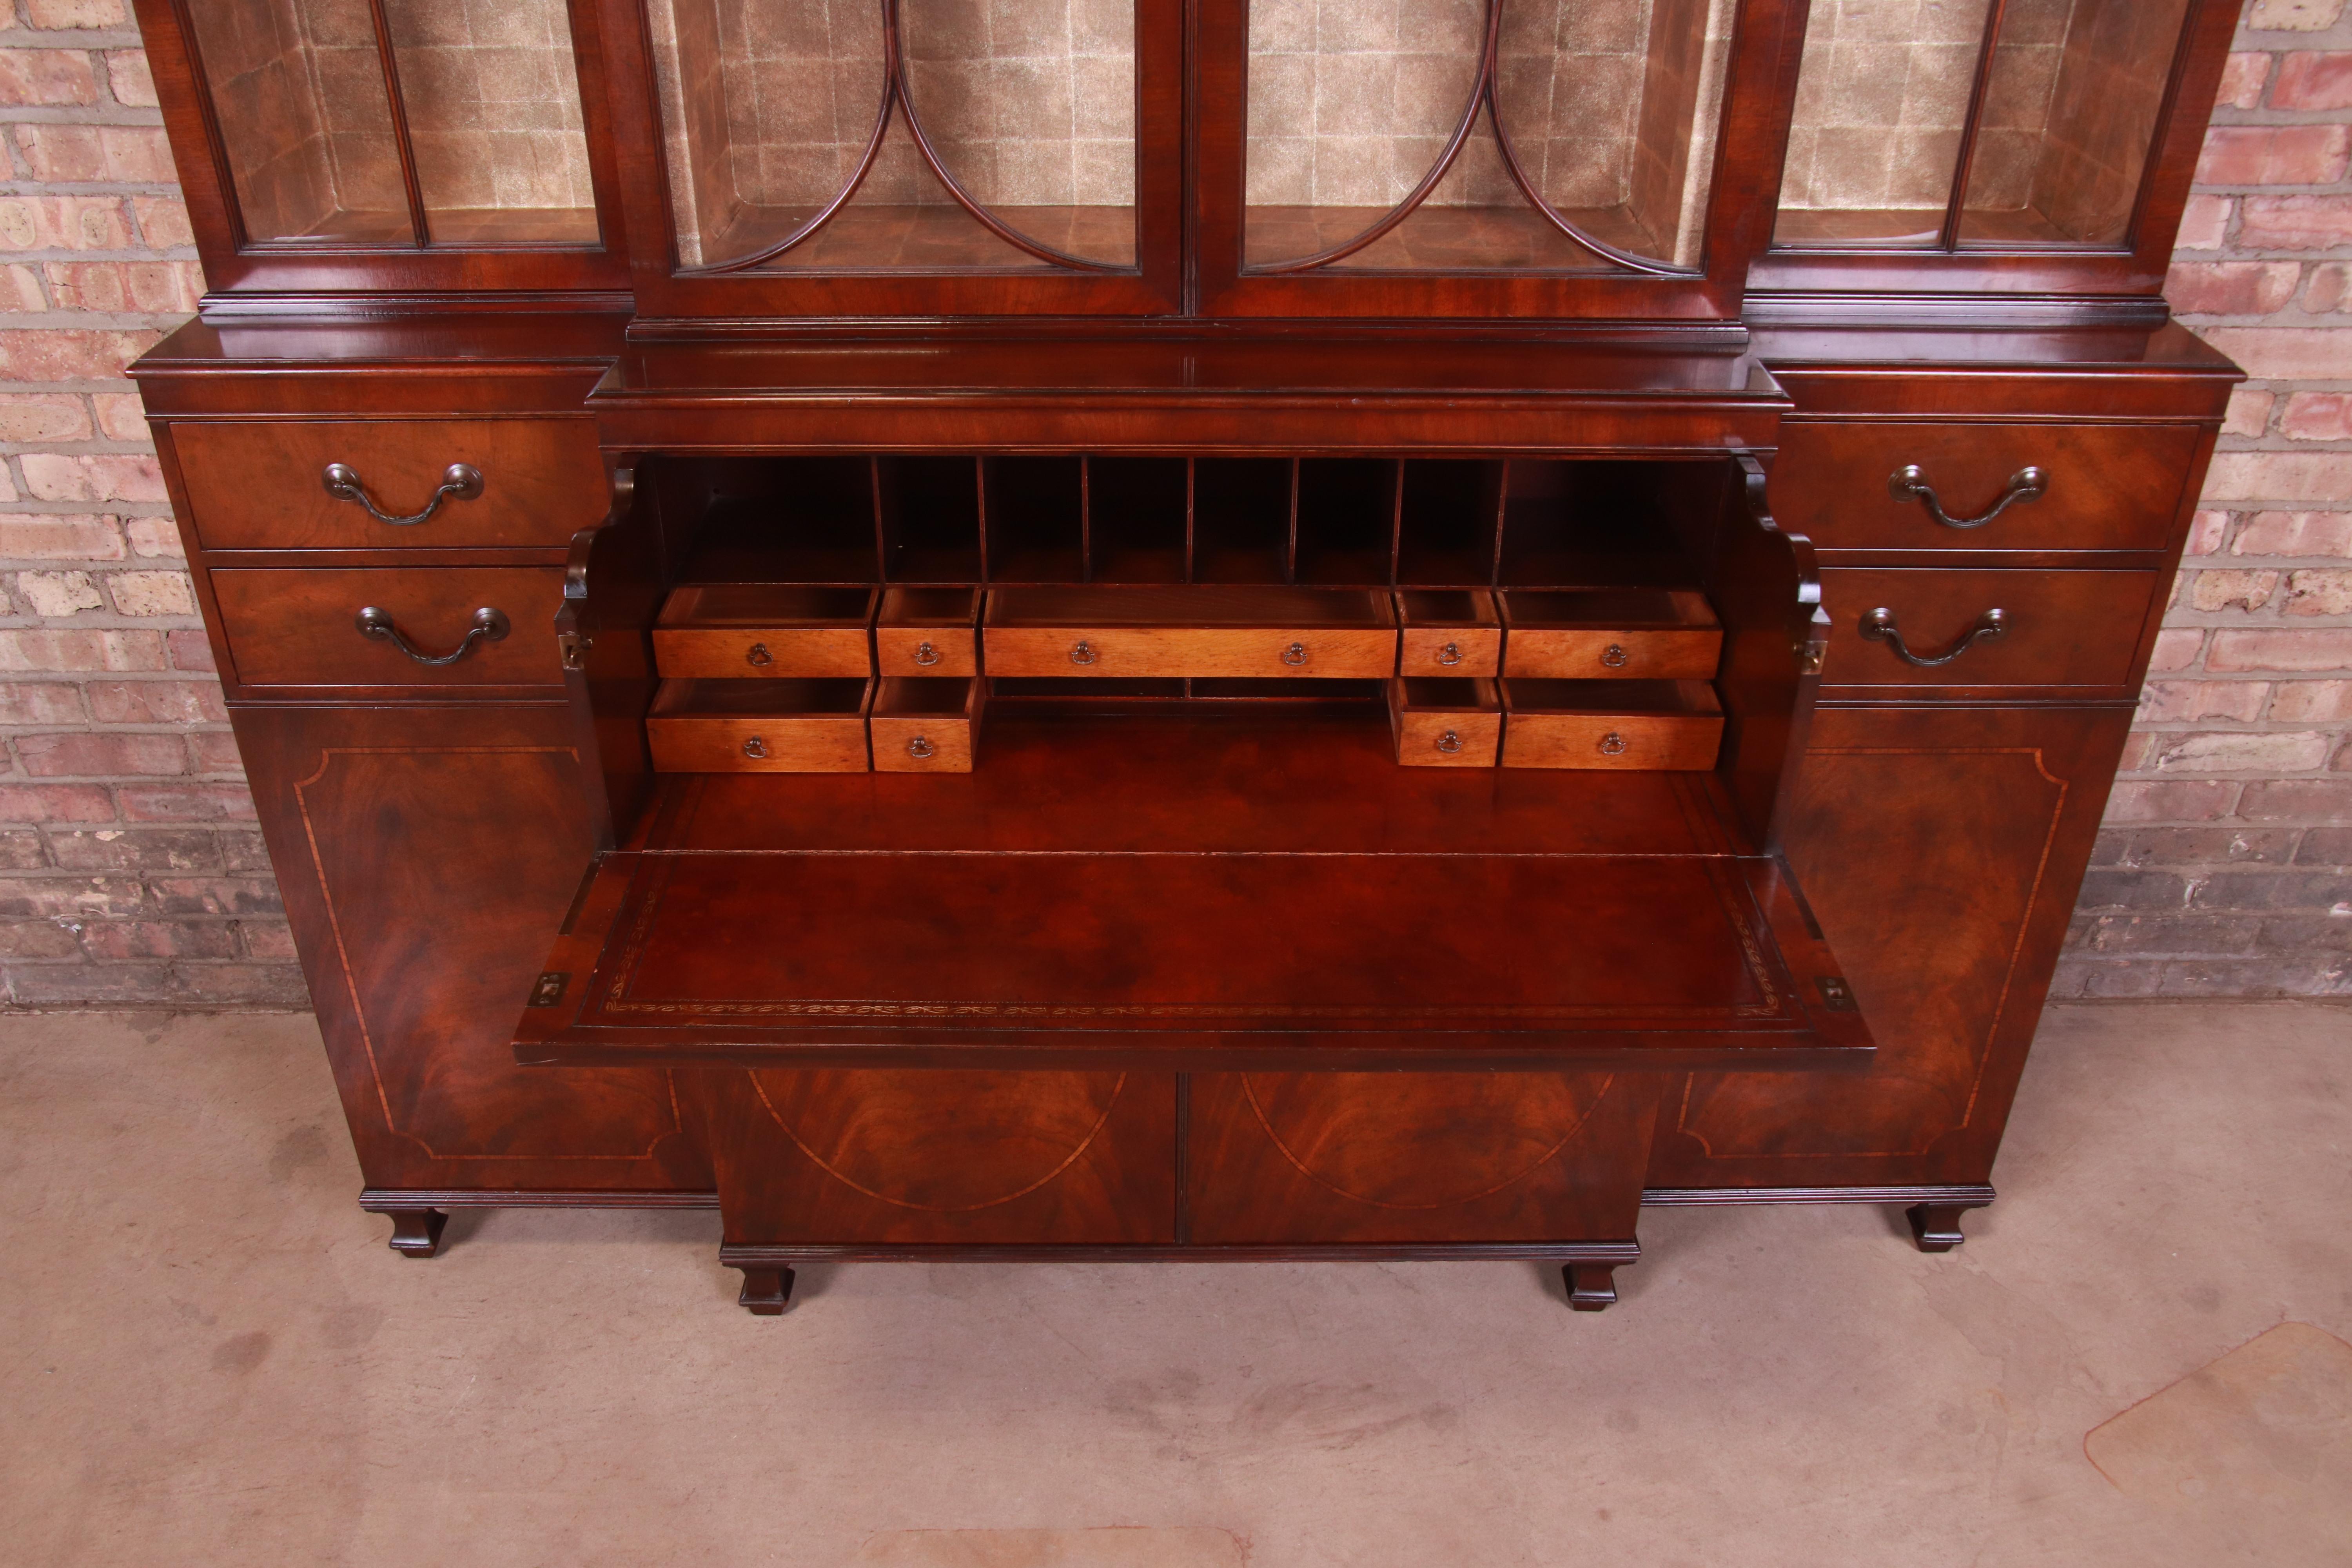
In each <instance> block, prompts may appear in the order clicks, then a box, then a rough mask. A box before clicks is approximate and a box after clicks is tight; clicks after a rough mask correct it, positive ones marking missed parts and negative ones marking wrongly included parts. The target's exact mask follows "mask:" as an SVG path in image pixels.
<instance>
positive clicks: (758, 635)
mask: <svg viewBox="0 0 2352 1568" xmlns="http://www.w3.org/2000/svg"><path fill="white" fill-rule="evenodd" d="M877 597H878V595H877V594H876V593H875V591H874V590H873V589H871V588H814V587H804V586H799V585H792V584H725V585H719V586H709V587H693V588H680V589H678V590H677V591H676V592H675V593H673V594H671V595H670V596H669V599H668V601H667V603H666V604H664V605H662V611H661V616H660V618H659V619H657V620H656V621H655V623H654V663H655V665H656V668H659V669H660V671H661V673H662V674H663V675H664V676H665V677H667V678H668V679H673V680H724V679H767V680H783V679H865V678H866V676H869V675H872V674H873V673H874V654H873V649H872V647H870V646H869V644H868V641H867V637H868V628H869V627H871V626H872V625H873V622H874V601H875V600H876V598H877Z"/></svg>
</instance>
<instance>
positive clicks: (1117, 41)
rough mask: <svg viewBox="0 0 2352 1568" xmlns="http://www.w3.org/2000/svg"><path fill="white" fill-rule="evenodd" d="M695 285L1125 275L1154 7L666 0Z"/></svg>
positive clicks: (661, 75)
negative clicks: (789, 278)
mask: <svg viewBox="0 0 2352 1568" xmlns="http://www.w3.org/2000/svg"><path fill="white" fill-rule="evenodd" d="M646 14H647V19H648V21H649V24H650V31H651V37H652V41H653V51H654V65H655V70H656V78H657V80H658V82H659V89H660V97H661V119H662V129H663V134H664V138H665V147H664V153H665V155H666V161H667V172H668V186H669V200H670V206H671V217H672V220H673V222H674V225H675V232H676V235H677V252H678V261H679V264H680V266H681V268H682V269H683V270H685V271H687V272H688V273H705V274H724V273H730V272H742V271H749V270H755V269H756V270H761V271H767V272H785V273H793V272H803V273H857V272H890V271H898V270H917V271H919V270H938V269H964V268H984V269H987V270H990V271H1006V270H1011V271H1032V272H1041V273H1046V274H1051V273H1054V272H1055V271H1064V272H1081V273H1083V272H1116V271H1122V270H1128V269H1131V268H1134V267H1135V265H1136V257H1137V209H1136V184H1137V181H1136V164H1137V154H1136V97H1137V70H1136V6H1135V4H1134V0H648V3H647V5H646Z"/></svg>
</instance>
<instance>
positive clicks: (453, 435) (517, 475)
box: [170, 419, 612, 550]
mask: <svg viewBox="0 0 2352 1568" xmlns="http://www.w3.org/2000/svg"><path fill="white" fill-rule="evenodd" d="M170 438H171V446H172V452H173V456H174V457H175V458H177V460H178V463H179V468H180V480H181V484H182V486H183V488H184V489H185V490H186V492H187V498H188V510H189V513H190V516H191V517H192V519H193V520H194V523H195V530H196V537H197V538H198V539H200V540H201V541H203V542H204V545H205V549H207V550H384V549H397V548H414V549H443V550H446V549H470V548H478V547H482V546H491V545H538V546H554V547H561V546H562V545H564V544H566V543H568V542H570V541H571V538H572V534H573V533H574V532H575V531H578V530H580V529H583V528H593V527H594V526H595V525H596V522H597V520H598V519H600V518H602V517H603V516H604V513H605V511H606V510H607V509H608V508H609V507H610V506H611V504H612V498H611V494H610V492H609V491H607V490H606V489H605V486H604V463H603V462H602V461H601V460H599V458H597V455H596V426H594V425H593V423H591V422H590V421H588V420H585V419H383V420H337V421H310V420H303V421H291V420H268V421H252V422H246V421H238V422H235V423H230V422H222V423H219V424H208V423H201V422H183V423H178V424H174V425H173V426H171V437H170ZM331 464H341V465H342V466H343V467H344V468H349V469H350V470H351V484H350V485H347V486H346V487H345V488H344V489H343V491H342V492H341V493H338V491H336V490H331V489H329V488H328V473H327V469H328V467H329V465H331ZM460 467H462V468H466V469H469V470H471V472H472V473H473V475H474V476H475V477H476V480H477V481H478V482H468V481H467V478H466V475H465V474H463V473H459V472H456V471H454V470H456V469H457V468H460ZM336 477H337V478H339V479H341V478H344V476H341V475H340V474H339V475H338V476H336ZM353 487H355V488H353ZM362 498H364V499H362ZM370 503H373V505H374V507H375V509H376V510H377V511H381V512H383V513H385V514H387V515H388V516H390V517H392V518H396V519H401V520H403V521H396V522H393V521H383V520H380V519H378V518H377V517H376V516H374V515H373V513H371V512H370V511H369V510H368V506H369V504H370ZM420 514H425V515H421V516H420Z"/></svg>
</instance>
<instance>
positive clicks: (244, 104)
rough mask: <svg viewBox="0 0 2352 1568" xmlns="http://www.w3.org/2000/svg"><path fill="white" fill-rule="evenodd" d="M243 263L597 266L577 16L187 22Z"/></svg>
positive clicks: (507, 6)
mask: <svg viewBox="0 0 2352 1568" xmlns="http://www.w3.org/2000/svg"><path fill="white" fill-rule="evenodd" d="M184 16H186V18H187V22H188V28H187V37H188V41H189V45H190V49H191V55H192V57H193V59H192V63H193V64H194V66H195V68H196V73H197V79H198V80H199V82H200V84H201V87H202V89H203V90H204V91H205V92H206V93H207V94H208V95H209V98H210V106H211V110H212V113H211V120H212V121H213V124H214V125H215V127H216V132H217V136H218V142H219V148H220V153H221V160H220V161H221V163H223V164H225V166H226V174H227V175H228V181H229V184H230V187H231V190H232V191H233V193H234V195H235V211H236V220H237V223H238V225H239V226H240V227H241V229H242V233H241V235H240V236H239V240H240V248H242V247H320V248H331V247H349V248H359V247H378V248H384V247H390V248H413V249H420V250H421V249H436V248H449V249H479V248H502V247H575V248H593V247H595V246H596V245H597V244H598V242H599V226H598V223H597V216H596V199H595V193H594V189H593V180H592V178H591V174H590V160H589V142H588V136H587V129H586V124H585V119H584V116H583V109H582V94H581V86H580V75H579V69H578V65H577V62H576V60H575V58H574V54H573V48H572V21H571V17H570V15H569V13H568V11H567V8H566V5H565V0H203V3H201V4H194V5H188V6H186V7H185V10H184Z"/></svg>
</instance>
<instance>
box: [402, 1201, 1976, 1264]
mask: <svg viewBox="0 0 2352 1568" xmlns="http://www.w3.org/2000/svg"><path fill="white" fill-rule="evenodd" d="M1993 1195H1994V1194H1993V1190H1992V1188H1991V1187H1990V1186H1987V1185H1984V1184H1981V1183H1976V1184H1970V1183H1928V1184H1916V1185H1911V1186H1878V1187H1651V1188H1649V1189H1647V1190H1646V1191H1644V1192H1643V1194H1642V1204H1643V1207H1645V1208H1687V1207H1693V1206H1696V1205H1704V1204H1903V1205H1911V1204H1965V1205H1969V1206H1971V1207H1978V1206H1981V1205H1986V1204H1990V1203H1991V1202H1992V1201H1993ZM718 1206H719V1194H717V1193H715V1192H668V1191H659V1192H646V1191H631V1190H623V1189H618V1188H612V1189H607V1188H600V1187H581V1188H549V1189H545V1190H538V1191H527V1190H524V1189H521V1188H502V1187H464V1188H444V1187H368V1188H366V1189H364V1190H362V1192H361V1194H360V1207H361V1208H362V1209H364V1210H366V1211H367V1212H368V1213H369V1214H391V1213H394V1211H396V1210H400V1209H417V1208H430V1209H453V1208H457V1209H497V1208H518V1209H715V1208H717V1207H718ZM1199 1250H1200V1249H1199V1248H1186V1249H1183V1251H1184V1255H1185V1256H1187V1257H1191V1256H1194V1255H1195V1254H1197V1253H1198V1251H1199ZM1327 1256H1328V1254H1327ZM1516 1256H1529V1257H1533V1256H1547V1257H1548V1256H1549V1254H1542V1255H1538V1254H1525V1255H1516Z"/></svg>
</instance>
